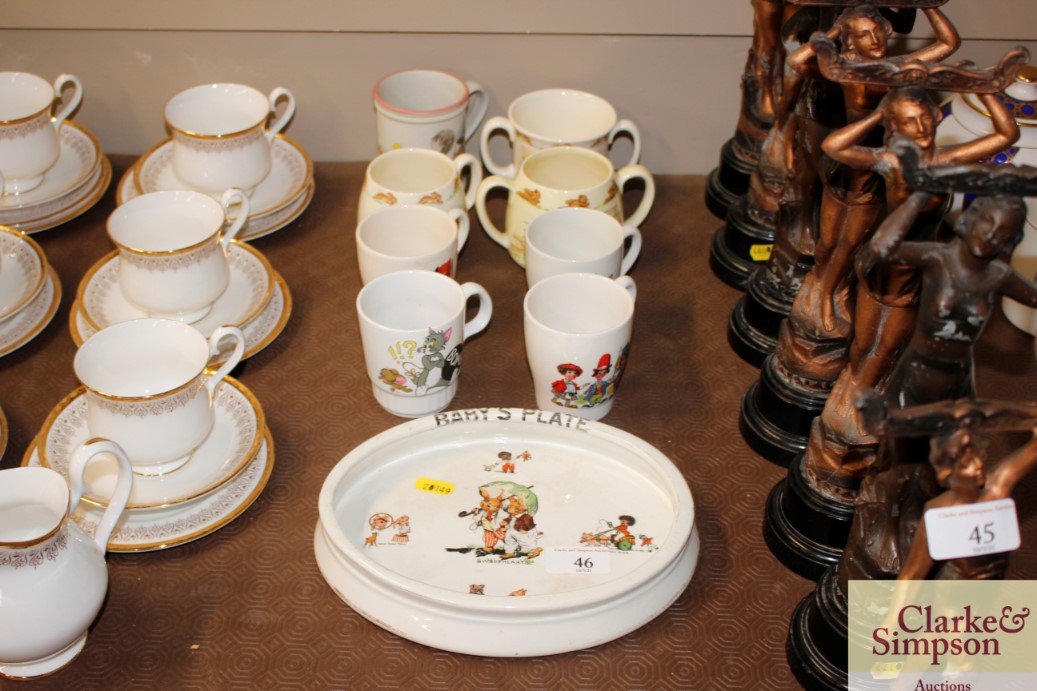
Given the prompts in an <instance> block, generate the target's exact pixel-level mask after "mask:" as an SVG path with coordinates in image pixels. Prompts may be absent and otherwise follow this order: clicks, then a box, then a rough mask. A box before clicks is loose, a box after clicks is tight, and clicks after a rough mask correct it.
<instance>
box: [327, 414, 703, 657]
mask: <svg viewBox="0 0 1037 691" xmlns="http://www.w3.org/2000/svg"><path fill="white" fill-rule="evenodd" d="M318 510H319V515H320V518H319V520H318V522H317V527H316V530H315V535H314V551H315V553H316V558H317V565H318V566H319V567H320V570H321V573H322V574H323V576H324V578H325V579H326V580H327V581H328V583H329V584H330V585H331V587H332V589H333V590H334V591H335V592H336V593H337V594H338V595H339V597H341V598H342V599H343V600H345V602H346V603H347V604H348V605H349V606H350V607H352V608H353V609H355V610H356V611H357V612H359V613H360V614H362V615H363V616H365V617H367V618H368V619H370V620H371V621H372V622H374V623H376V624H378V625H379V626H382V627H383V628H385V629H387V630H389V631H392V632H394V633H396V634H398V635H400V636H403V637H404V638H408V639H410V640H413V641H416V642H418V643H422V644H424V645H428V646H432V647H434V648H440V649H444V650H449V651H453V652H460V653H467V654H473V655H488V656H493V657H501V656H506V657H514V656H536V655H551V654H555V653H562V652H566V651H571V650H579V649H583V648H587V647H590V646H594V645H598V644H600V643H604V642H606V641H610V640H613V639H615V638H618V637H619V636H622V635H624V634H626V633H628V632H630V631H632V630H634V629H636V628H638V627H640V626H641V625H643V624H645V623H646V622H648V621H650V620H651V619H653V618H654V617H656V616H657V615H658V614H660V613H661V612H662V611H663V610H665V609H666V608H667V607H669V605H670V604H671V603H672V602H673V601H674V600H676V599H677V597H678V596H679V595H680V594H681V592H682V591H683V590H684V588H685V587H686V586H687V585H688V583H689V581H690V580H691V575H692V573H693V571H694V569H695V564H696V562H697V559H698V551H699V537H698V531H697V528H696V525H695V520H694V504H693V501H692V497H691V492H690V491H689V489H688V485H687V483H686V482H685V480H684V478H683V477H682V475H681V474H680V472H679V471H678V470H677V468H676V467H675V466H674V465H673V463H672V462H671V461H670V460H669V459H668V458H666V456H664V455H663V454H662V453H661V452H660V451H658V450H657V449H656V448H655V447H653V446H651V445H649V444H648V443H646V442H645V441H643V440H641V439H639V438H637V437H635V436H633V435H631V434H628V433H626V432H623V431H620V430H618V429H616V428H613V427H610V426H608V425H605V424H603V423H600V422H592V421H589V420H584V419H583V418H578V417H575V416H570V415H564V414H560V413H547V412H542V411H537V410H528V409H527V410H522V409H517V408H483V409H473V410H456V411H447V412H443V413H439V414H437V415H434V416H429V417H426V418H421V419H418V420H414V421H411V422H407V423H404V424H402V425H398V426H397V427H394V428H391V429H389V430H387V431H385V432H383V433H381V434H379V435H377V436H375V437H373V438H371V439H370V440H368V441H367V442H364V443H363V444H361V445H360V446H358V447H356V448H355V449H353V450H352V451H350V452H349V454H347V455H346V456H345V457H344V458H343V459H342V460H341V461H339V463H338V464H337V465H336V466H335V467H334V468H333V469H332V470H331V472H330V473H329V475H328V477H327V479H326V480H325V482H324V485H323V487H322V488H321V492H320V496H319V498H318Z"/></svg>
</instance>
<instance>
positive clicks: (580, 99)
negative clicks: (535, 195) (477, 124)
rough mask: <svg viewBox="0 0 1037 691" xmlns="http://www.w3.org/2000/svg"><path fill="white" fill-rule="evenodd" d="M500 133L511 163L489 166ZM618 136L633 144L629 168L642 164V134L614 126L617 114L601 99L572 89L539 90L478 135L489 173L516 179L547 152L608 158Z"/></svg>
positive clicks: (620, 123) (619, 123) (623, 123)
mask: <svg viewBox="0 0 1037 691" xmlns="http://www.w3.org/2000/svg"><path fill="white" fill-rule="evenodd" d="M498 131H502V132H504V133H505V134H506V135H507V136H508V140H509V141H510V142H511V151H512V160H511V161H510V162H509V163H506V164H500V163H497V162H496V161H494V159H493V156H492V155H491V153H490V152H491V150H490V138H491V137H492V136H493V134H494V133H495V132H498ZM620 133H626V134H627V135H628V136H629V137H630V139H631V141H632V142H633V146H634V148H633V151H631V153H630V160H629V161H628V162H627V163H628V164H633V163H637V162H638V161H639V160H640V158H641V132H640V130H638V129H637V125H635V124H634V123H633V121H632V120H627V119H623V120H617V119H616V109H615V108H613V107H612V104H610V103H609V102H608V101H606V100H605V99H603V98H602V97H601V96H597V95H595V94H591V93H588V92H586V91H579V90H577V89H541V90H540V91H532V92H530V93H528V94H523V95H522V96H519V97H518V98H516V99H515V100H514V101H512V102H511V105H510V106H508V117H501V116H499V115H497V116H494V117H492V118H490V119H489V120H487V121H486V124H485V125H483V129H482V139H481V146H482V148H481V149H480V150H481V151H482V155H483V160H484V161H485V162H486V168H487V170H489V171H490V172H491V173H494V174H496V175H503V176H505V177H509V178H511V177H515V171H516V170H518V168H519V166H520V165H522V162H523V161H525V160H526V159H527V158H529V157H530V156H531V155H532V154H534V153H536V152H537V151H541V150H543V149H546V148H548V147H551V146H565V145H569V146H578V147H581V148H585V149H592V150H594V151H597V152H598V153H600V154H605V155H608V152H609V148H610V147H611V146H612V143H613V142H614V141H615V140H616V137H617V136H618V135H619V134H620Z"/></svg>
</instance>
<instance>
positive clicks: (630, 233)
mask: <svg viewBox="0 0 1037 691" xmlns="http://www.w3.org/2000/svg"><path fill="white" fill-rule="evenodd" d="M628 239H629V240H630V245H629V246H627V244H626V242H627V240H628ZM623 246H624V247H626V251H625V252H624V253H623V261H621V262H620V264H619V275H620V276H625V275H626V274H627V272H628V271H630V267H631V266H633V265H634V262H635V261H637V256H638V255H639V254H641V231H640V230H638V229H637V228H635V227H634V226H631V225H626V226H623Z"/></svg>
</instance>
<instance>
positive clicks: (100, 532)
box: [68, 439, 133, 552]
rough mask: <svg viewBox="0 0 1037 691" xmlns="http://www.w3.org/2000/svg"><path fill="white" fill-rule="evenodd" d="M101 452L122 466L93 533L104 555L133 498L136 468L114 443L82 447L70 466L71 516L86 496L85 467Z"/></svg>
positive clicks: (96, 441) (89, 443) (99, 442)
mask: <svg viewBox="0 0 1037 691" xmlns="http://www.w3.org/2000/svg"><path fill="white" fill-rule="evenodd" d="M101 453H110V454H111V455H113V456H115V460H116V461H117V462H118V463H119V473H118V476H117V477H116V479H115V491H114V492H112V496H111V497H110V498H109V499H108V508H106V509H105V510H104V514H103V515H102V516H101V522H100V523H98V524H97V532H95V533H94V542H96V543H97V546H98V547H100V548H101V552H106V551H107V550H108V538H110V537H111V536H112V531H113V530H115V524H116V523H118V522H119V517H120V516H122V512H123V510H124V509H125V508H126V502H128V501H129V499H130V490H131V489H132V488H133V466H131V465H130V458H129V456H127V455H126V452H125V451H123V450H122V447H121V446H119V445H118V444H116V443H115V442H114V441H108V440H107V439H91V440H89V441H87V442H85V443H83V444H82V445H80V446H79V448H77V449H76V450H75V453H73V454H72V460H71V461H70V462H69V464H68V479H69V485H70V489H71V494H72V497H71V501H70V502H69V505H68V515H69V516H71V515H72V512H73V511H75V510H76V507H77V506H79V500H80V498H82V496H83V476H84V474H85V473H86V467H87V466H88V465H89V464H90V461H92V460H93V459H94V457H95V456H97V454H101Z"/></svg>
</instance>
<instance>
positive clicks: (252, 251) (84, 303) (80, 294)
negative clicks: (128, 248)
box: [76, 240, 276, 338]
mask: <svg viewBox="0 0 1037 691" xmlns="http://www.w3.org/2000/svg"><path fill="white" fill-rule="evenodd" d="M228 249H229V251H228V258H229V259H230V280H231V281H244V280H247V275H246V272H245V271H239V270H238V262H255V263H257V264H259V267H260V268H261V269H262V274H263V277H264V278H265V279H266V283H265V285H263V286H261V288H262V289H261V291H258V292H257V293H252V294H251V301H250V302H249V304H248V305H247V309H245V310H244V313H243V314H235V315H233V316H234V317H235V319H234V320H233V321H231V320H228V319H226V318H224V319H220V320H218V321H214V320H216V318H217V317H219V316H220V314H219V312H220V309H221V308H222V307H223V305H224V304H226V302H227V301H228V300H229V299H230V298H231V295H232V293H231V286H228V288H227V290H226V291H224V293H223V295H221V296H220V297H219V298H217V300H216V302H215V303H213V307H212V312H211V313H210V314H208V315H206V316H205V317H204V318H202V319H200V320H199V321H198V322H195V326H196V327H197V328H198V329H199V331H200V332H201V333H202V335H203V336H205V337H206V338H208V337H209V335H210V334H211V333H212V331H213V330H215V329H216V328H218V327H219V326H226V325H231V326H237V327H241V326H243V325H245V324H247V323H248V322H250V321H252V320H253V319H255V318H256V317H257V316H258V315H259V314H260V313H261V312H262V311H263V310H264V309H265V308H266V306H267V304H269V303H270V300H271V298H273V295H274V285H275V283H276V282H275V280H274V270H273V267H271V266H270V262H269V261H268V260H267V258H266V257H265V256H264V255H263V253H262V252H260V251H259V250H257V249H256V248H255V247H252V246H251V245H248V244H246V243H243V242H238V241H237V240H232V241H231V243H230V245H229V248H228ZM119 260H120V257H119V251H118V250H115V251H113V252H109V253H108V254H106V255H105V256H104V257H102V258H101V259H100V260H98V261H97V262H96V263H95V264H94V265H93V266H92V267H90V268H89V269H88V270H87V272H86V274H84V276H83V278H82V280H81V281H80V283H79V289H78V290H77V292H76V303H77V304H78V305H79V308H80V310H81V312H82V314H83V318H84V319H85V320H86V322H87V323H88V324H90V326H91V327H93V328H94V329H95V330H99V329H102V328H104V327H106V326H110V324H109V323H108V322H107V321H104V320H102V317H101V315H99V314H92V313H91V311H90V309H89V305H90V298H91V291H92V290H99V289H100V285H101V284H100V283H99V282H100V281H101V280H102V279H101V278H99V276H101V274H102V272H103V273H104V275H105V276H106V277H107V279H106V280H108V281H109V282H110V283H111V285H110V286H109V288H108V292H109V293H111V294H116V293H119V281H118V277H117V275H116V276H110V275H109V274H117V273H118V269H117V267H116V262H118V261H119ZM234 287H236V284H235V286H234ZM119 295H120V296H121V293H119ZM123 299H124V300H125V298H123ZM101 301H102V302H104V299H103V298H101ZM127 306H128V308H129V309H131V310H132V309H135V308H134V307H133V305H132V304H129V303H128V302H127ZM138 311H139V314H134V315H132V316H131V317H130V318H134V319H136V318H143V317H147V316H148V314H147V313H146V312H144V311H143V310H138ZM227 316H230V315H227ZM203 324H208V326H209V327H211V328H205V329H202V328H201V325H203Z"/></svg>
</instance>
